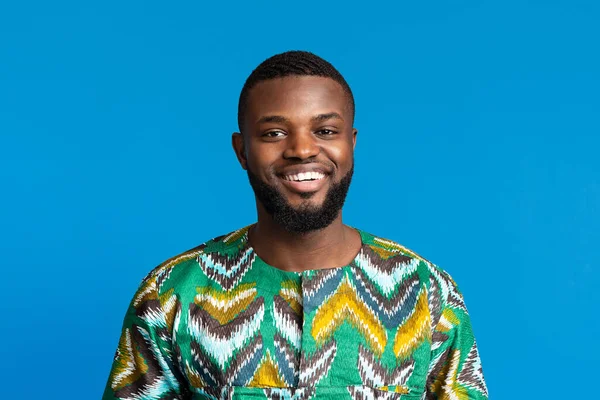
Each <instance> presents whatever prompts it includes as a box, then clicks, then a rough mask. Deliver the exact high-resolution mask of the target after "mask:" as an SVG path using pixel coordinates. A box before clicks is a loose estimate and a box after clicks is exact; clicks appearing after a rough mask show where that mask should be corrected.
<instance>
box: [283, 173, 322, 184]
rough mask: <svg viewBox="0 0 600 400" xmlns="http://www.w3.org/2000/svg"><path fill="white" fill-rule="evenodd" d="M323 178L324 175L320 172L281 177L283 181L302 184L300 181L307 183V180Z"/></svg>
mask: <svg viewBox="0 0 600 400" xmlns="http://www.w3.org/2000/svg"><path fill="white" fill-rule="evenodd" d="M324 177H325V175H324V174H322V173H320V172H315V171H311V172H300V173H299V174H297V175H286V176H284V177H283V179H285V180H288V181H298V182H302V181H308V180H316V179H322V178H324Z"/></svg>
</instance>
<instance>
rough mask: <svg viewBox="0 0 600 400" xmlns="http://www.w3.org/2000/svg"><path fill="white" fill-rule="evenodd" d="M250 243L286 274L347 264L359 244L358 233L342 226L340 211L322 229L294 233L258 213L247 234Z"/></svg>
mask: <svg viewBox="0 0 600 400" xmlns="http://www.w3.org/2000/svg"><path fill="white" fill-rule="evenodd" d="M261 211H262V212H261ZM249 241H250V245H251V246H252V247H253V248H254V251H256V253H257V254H258V256H259V257H260V258H261V259H263V260H264V261H265V262H266V263H267V264H269V265H272V266H274V267H276V268H279V269H283V270H286V271H304V270H307V269H323V268H336V267H341V266H344V265H348V264H349V263H350V262H351V261H352V260H353V259H354V258H355V257H356V254H357V253H358V251H359V250H360V247H361V243H362V242H361V239H360V235H359V233H358V232H357V231H356V230H355V229H352V228H350V227H348V226H346V225H344V224H343V222H342V214H341V212H340V214H339V215H338V217H337V218H336V219H335V220H334V221H333V222H332V223H331V224H330V225H329V226H327V227H325V228H323V229H320V230H317V231H312V232H307V233H294V232H289V231H287V230H285V228H283V227H282V226H281V225H279V224H277V223H276V222H275V221H273V218H271V216H270V215H269V214H267V213H266V212H264V210H259V213H258V222H257V223H256V225H254V226H253V227H252V228H251V229H250V232H249Z"/></svg>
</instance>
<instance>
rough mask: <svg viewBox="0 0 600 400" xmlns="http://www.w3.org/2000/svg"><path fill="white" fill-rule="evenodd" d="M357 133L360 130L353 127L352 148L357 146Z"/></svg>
mask: <svg viewBox="0 0 600 400" xmlns="http://www.w3.org/2000/svg"><path fill="white" fill-rule="evenodd" d="M356 135H358V130H357V129H356V128H352V150H354V149H355V148H356Z"/></svg>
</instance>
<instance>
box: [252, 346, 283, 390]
mask: <svg viewBox="0 0 600 400" xmlns="http://www.w3.org/2000/svg"><path fill="white" fill-rule="evenodd" d="M248 386H249V387H274V388H282V387H286V386H287V384H286V383H285V380H284V379H283V378H282V377H281V375H280V373H279V367H278V366H277V364H276V363H275V362H274V361H273V360H272V359H271V354H270V353H269V350H267V353H266V354H265V356H264V357H263V359H262V360H261V362H260V365H259V366H258V368H257V369H256V372H255V373H254V376H253V377H252V380H251V381H250V382H249V383H248Z"/></svg>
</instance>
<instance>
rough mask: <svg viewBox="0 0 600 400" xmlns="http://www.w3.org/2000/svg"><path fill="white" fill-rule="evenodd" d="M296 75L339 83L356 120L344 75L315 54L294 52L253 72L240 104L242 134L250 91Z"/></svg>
mask: <svg viewBox="0 0 600 400" xmlns="http://www.w3.org/2000/svg"><path fill="white" fill-rule="evenodd" d="M294 75H297V76H322V77H325V78H331V79H333V80H334V81H336V82H337V83H339V84H340V85H341V86H342V88H343V89H344V91H345V92H346V94H347V95H348V100H349V102H350V107H351V110H352V117H353V118H354V96H353V95H352V90H350V86H349V85H348V82H346V80H345V79H344V77H343V76H342V74H340V73H339V72H338V70H337V69H335V67H334V66H333V65H331V64H330V63H329V62H328V61H326V60H324V59H322V58H321V57H319V56H317V55H315V54H313V53H310V52H308V51H298V50H293V51H286V52H285V53H281V54H276V55H274V56H272V57H269V58H267V59H266V60H265V61H263V62H262V63H260V65H259V66H258V67H256V69H255V70H254V71H252V73H251V74H250V76H249V77H248V79H246V83H244V87H243V88H242V92H241V93H240V100H239V102H238V127H239V129H240V132H242V125H243V122H244V117H245V114H246V108H247V106H248V104H247V102H248V94H249V93H250V89H252V88H253V87H254V86H255V85H256V84H257V83H259V82H262V81H267V80H269V79H275V78H283V77H285V76H294Z"/></svg>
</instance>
